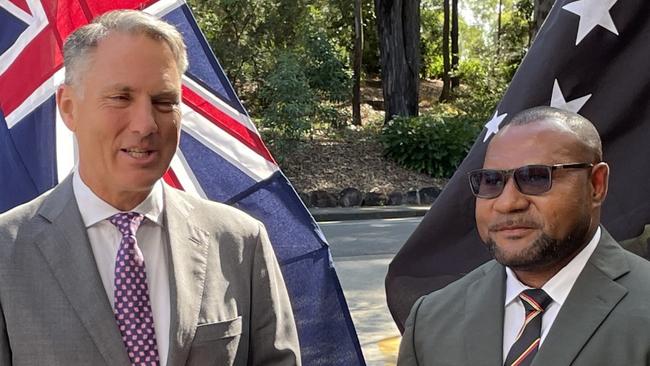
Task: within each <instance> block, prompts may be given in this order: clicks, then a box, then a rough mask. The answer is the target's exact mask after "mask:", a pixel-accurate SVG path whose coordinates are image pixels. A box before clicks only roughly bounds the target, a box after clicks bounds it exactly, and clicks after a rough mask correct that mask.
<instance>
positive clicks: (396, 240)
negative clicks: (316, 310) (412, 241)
mask: <svg viewBox="0 0 650 366" xmlns="http://www.w3.org/2000/svg"><path fill="white" fill-rule="evenodd" d="M421 219H422V218H421V217H418V218H408V219H385V220H362V221H342V222H324V223H320V226H321V228H322V230H323V232H324V234H325V237H326V238H327V240H328V241H329V243H330V247H331V251H332V257H333V258H334V264H335V266H336V271H337V273H338V275H339V279H340V281H341V286H342V287H343V292H344V293H345V296H346V299H347V301H348V306H349V308H350V313H351V315H352V319H353V320H354V323H355V326H356V328H357V334H358V335H359V342H360V343H361V348H362V349H363V353H364V356H365V358H366V362H367V364H368V366H394V365H395V362H396V360H397V350H398V347H399V340H400V336H399V332H398V330H397V327H396V326H395V324H394V323H393V320H392V318H391V316H390V313H389V312H388V307H387V306H386V295H385V292H384V278H385V277H386V271H387V270H388V264H389V263H390V261H391V259H392V258H393V257H394V256H395V254H396V253H397V251H398V250H399V248H400V247H401V246H402V244H404V242H405V241H406V239H408V237H409V236H410V235H411V233H412V232H413V230H415V227H416V226H417V225H418V224H419V223H420V221H421Z"/></svg>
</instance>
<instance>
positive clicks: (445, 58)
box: [440, 0, 451, 102]
mask: <svg viewBox="0 0 650 366" xmlns="http://www.w3.org/2000/svg"><path fill="white" fill-rule="evenodd" d="M443 9H444V17H445V18H444V21H443V23H442V65H443V66H442V92H441V93H440V101H441V102H443V101H446V100H449V96H450V94H451V79H450V77H449V74H450V71H451V65H450V62H449V0H443Z"/></svg>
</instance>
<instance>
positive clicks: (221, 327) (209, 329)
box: [192, 316, 242, 345]
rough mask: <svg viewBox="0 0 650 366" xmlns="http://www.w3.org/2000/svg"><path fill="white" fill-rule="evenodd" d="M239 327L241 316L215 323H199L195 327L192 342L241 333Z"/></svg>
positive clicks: (196, 342) (208, 340) (212, 339)
mask: <svg viewBox="0 0 650 366" xmlns="http://www.w3.org/2000/svg"><path fill="white" fill-rule="evenodd" d="M241 327H242V319H241V316H238V317H236V318H235V319H231V320H226V321H222V322H217V323H208V324H199V325H198V326H197V327H196V334H195V335H194V342H192V343H193V344H195V345H196V344H201V343H204V342H211V341H215V340H218V339H222V338H230V337H235V336H238V335H240V334H241Z"/></svg>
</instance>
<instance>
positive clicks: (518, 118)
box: [499, 106, 603, 162]
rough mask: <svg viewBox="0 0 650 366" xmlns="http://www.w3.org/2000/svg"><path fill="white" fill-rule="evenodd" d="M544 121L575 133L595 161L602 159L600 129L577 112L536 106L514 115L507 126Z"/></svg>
mask: <svg viewBox="0 0 650 366" xmlns="http://www.w3.org/2000/svg"><path fill="white" fill-rule="evenodd" d="M542 121H549V122H553V123H555V124H556V125H557V126H558V127H560V128H562V129H564V130H566V131H569V132H571V133H573V134H574V135H575V136H576V137H577V138H578V139H579V140H580V141H581V142H582V144H584V146H585V148H586V149H587V150H588V151H589V153H590V154H592V157H593V160H594V161H593V162H600V161H602V159H603V147H602V142H601V140H600V135H599V134H598V130H596V127H595V126H594V125H593V123H591V121H589V120H588V119H587V118H585V117H583V116H581V115H579V114H577V113H573V112H569V111H566V110H563V109H558V108H553V107H549V106H540V107H534V108H530V109H526V110H523V111H521V112H519V113H517V114H516V115H514V117H512V119H511V120H510V123H508V125H507V126H506V127H508V126H513V127H514V126H523V125H527V124H529V123H536V122H542ZM501 131H503V129H502V130H501ZM501 131H499V132H501Z"/></svg>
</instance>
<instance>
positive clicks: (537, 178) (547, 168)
mask: <svg viewBox="0 0 650 366" xmlns="http://www.w3.org/2000/svg"><path fill="white" fill-rule="evenodd" d="M593 166H594V164H590V163H571V164H556V165H526V166H522V167H519V168H516V169H510V170H495V169H476V170H472V171H471V172H469V173H467V176H468V178H469V186H470V187H471V188H472V193H473V194H474V196H476V197H478V198H484V199H491V198H496V197H499V195H500V194H501V192H503V188H505V186H506V183H507V182H508V178H509V177H510V176H511V175H512V177H513V178H514V180H515V186H516V187H517V190H519V192H521V193H523V194H527V195H533V196H535V195H539V194H542V193H544V192H548V191H549V190H550V189H551V186H552V184H553V171H554V170H557V169H587V168H591V167H593Z"/></svg>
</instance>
